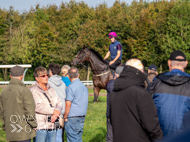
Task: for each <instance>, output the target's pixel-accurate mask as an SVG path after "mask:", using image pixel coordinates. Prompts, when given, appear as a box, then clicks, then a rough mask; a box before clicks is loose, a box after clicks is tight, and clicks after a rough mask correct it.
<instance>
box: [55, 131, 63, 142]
mask: <svg viewBox="0 0 190 142" xmlns="http://www.w3.org/2000/svg"><path fill="white" fill-rule="evenodd" d="M56 142H62V128H61V129H57V135H56Z"/></svg>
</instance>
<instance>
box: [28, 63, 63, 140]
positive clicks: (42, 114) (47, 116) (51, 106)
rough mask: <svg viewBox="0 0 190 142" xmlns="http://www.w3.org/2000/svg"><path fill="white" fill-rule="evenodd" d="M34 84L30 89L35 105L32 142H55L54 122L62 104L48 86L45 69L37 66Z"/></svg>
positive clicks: (53, 90)
mask: <svg viewBox="0 0 190 142" xmlns="http://www.w3.org/2000/svg"><path fill="white" fill-rule="evenodd" d="M34 77H35V79H36V84H35V85H34V86H32V87H31V88H30V91H31V92H32V95H33V97H34V101H35V104H36V109H35V112H36V119H37V123H38V126H37V129H36V137H35V138H34V142H55V139H56V127H55V123H54V122H55V121H56V120H57V118H58V117H59V115H60V112H61V110H62V106H63V104H62V103H61V101H60V99H59V97H58V96H57V93H56V91H55V89H54V88H52V87H50V85H49V84H48V73H47V70H46V68H44V67H42V66H39V67H37V68H36V69H35V70H34Z"/></svg>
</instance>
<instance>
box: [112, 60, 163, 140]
mask: <svg viewBox="0 0 190 142" xmlns="http://www.w3.org/2000/svg"><path fill="white" fill-rule="evenodd" d="M143 72H144V66H143V64H142V63H141V61H140V60H138V59H130V60H128V61H127V62H126V65H125V67H124V69H123V71H122V73H121V74H120V76H119V78H117V79H116V80H115V83H114V90H113V92H112V93H111V94H110V104H109V107H110V120H111V124H112V127H113V141H114V142H126V141H129V142H150V141H156V140H159V139H161V138H162V137H163V134H162V130H161V128H160V125H159V120H158V116H157V110H156V107H155V105H154V102H153V99H152V98H151V96H150V94H149V93H148V92H147V91H146V90H145V89H144V86H145V85H144V81H145V79H146V75H145V74H144V73H143Z"/></svg>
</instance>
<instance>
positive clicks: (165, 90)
mask: <svg viewBox="0 0 190 142" xmlns="http://www.w3.org/2000/svg"><path fill="white" fill-rule="evenodd" d="M187 64H188V62H187V61H186V56H185V54H184V53H183V52H182V51H179V50H177V51H174V52H172V53H171V55H170V58H169V60H168V66H169V70H170V72H165V73H162V74H159V75H158V76H157V77H156V79H155V80H154V82H153V84H152V85H151V86H150V87H149V88H150V89H149V90H150V92H151V94H152V95H153V99H154V103H155V105H156V107H157V110H158V117H159V122H160V127H161V129H162V131H163V134H164V136H171V137H172V136H174V135H176V134H177V133H179V132H181V131H182V130H183V118H184V114H185V113H186V112H188V111H189V110H190V91H189V87H190V75H189V74H187V73H185V72H184V69H185V67H186V66H187Z"/></svg>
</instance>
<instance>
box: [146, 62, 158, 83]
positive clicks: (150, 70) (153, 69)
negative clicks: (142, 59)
mask: <svg viewBox="0 0 190 142" xmlns="http://www.w3.org/2000/svg"><path fill="white" fill-rule="evenodd" d="M157 75H158V72H157V67H156V66H155V65H150V66H149V67H148V80H149V81H150V82H152V80H153V79H154V77H155V76H157Z"/></svg>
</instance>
